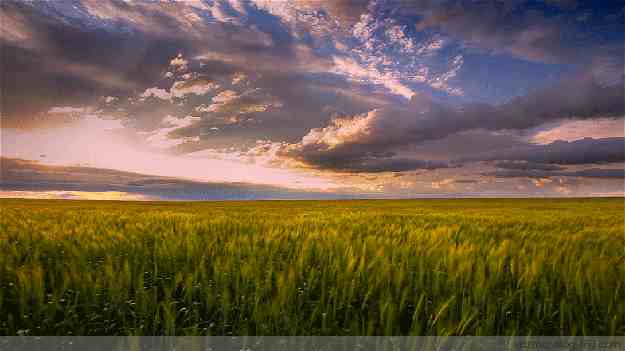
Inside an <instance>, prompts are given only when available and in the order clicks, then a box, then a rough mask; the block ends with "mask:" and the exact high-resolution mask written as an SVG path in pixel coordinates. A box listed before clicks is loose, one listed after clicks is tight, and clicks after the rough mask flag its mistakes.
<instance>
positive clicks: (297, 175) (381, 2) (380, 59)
mask: <svg viewBox="0 0 625 351" xmlns="http://www.w3.org/2000/svg"><path fill="white" fill-rule="evenodd" d="M624 21H625V2H624V1H579V0H540V1H538V0H537V1H528V0H508V1H501V0H493V1H444V0H424V1H403V0H370V1H367V0H336V1H318V0H294V1H286V0H184V1H183V0H179V1H175V0H142V1H139V0H50V1H46V0H36V1H30V0H3V1H1V2H0V45H1V46H2V47H1V49H2V50H1V52H0V55H1V61H0V73H1V79H0V83H1V86H0V87H1V91H0V101H1V105H0V106H1V109H0V137H1V146H2V148H1V150H0V151H1V156H2V158H1V163H0V165H1V166H2V167H1V172H0V175H1V176H2V177H1V178H0V197H33V198H71V199H74V198H88V199H138V200H152V199H168V200H208V199H265V198H266V199H270V198H271V199H274V198H314V199H317V198H358V197H363V198H412V197H473V196H488V197H498V196H511V197H516V196H521V197H524V196H623V195H624V192H625V183H624V182H625V107H624V104H625V99H624V94H625V85H624V84H625V68H624V67H625V63H624V45H625V44H624V43H625V23H624Z"/></svg>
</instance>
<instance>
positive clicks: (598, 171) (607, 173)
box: [484, 168, 625, 179]
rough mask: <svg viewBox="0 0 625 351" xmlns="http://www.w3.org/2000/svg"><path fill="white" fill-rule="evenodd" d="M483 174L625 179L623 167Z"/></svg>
mask: <svg viewBox="0 0 625 351" xmlns="http://www.w3.org/2000/svg"><path fill="white" fill-rule="evenodd" d="M484 175H485V176H493V177H497V178H549V177H582V178H604V179H625V169H602V168H592V169H585V170H580V171H549V170H538V169H525V170H523V169H516V170H497V171H494V172H490V173H484Z"/></svg>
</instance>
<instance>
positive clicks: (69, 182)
mask: <svg viewBox="0 0 625 351" xmlns="http://www.w3.org/2000/svg"><path fill="white" fill-rule="evenodd" d="M0 190H4V191H42V192H45V191H93V192H103V191H116V192H126V193H132V194H141V195H146V196H149V197H154V198H159V199H168V200H221V199H230V200H232V199H235V200H236V199H306V198H309V199H323V198H347V197H350V195H347V194H341V193H322V192H313V191H297V190H291V189H287V188H281V187H276V186H265V185H253V184H246V183H208V182H194V181H189V180H183V179H177V178H166V177H157V176H149V175H143V174H138V173H131V172H122V171H116V170H110V169H101V168H91V167H72V166H47V165H42V164H39V163H37V162H35V161H26V160H19V159H9V158H0ZM351 196H352V197H353V195H351Z"/></svg>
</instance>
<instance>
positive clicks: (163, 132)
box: [142, 115, 201, 149]
mask: <svg viewBox="0 0 625 351" xmlns="http://www.w3.org/2000/svg"><path fill="white" fill-rule="evenodd" d="M199 121H201V118H199V117H193V116H186V117H184V118H176V117H174V116H170V115H167V116H165V117H164V118H163V120H162V122H161V127H160V128H158V129H156V130H154V131H152V132H145V133H142V134H145V135H147V138H146V141H147V142H148V143H149V145H150V146H151V147H156V148H159V149H170V148H172V147H175V146H178V145H180V144H184V143H191V142H198V141H200V138H199V136H197V135H196V136H193V137H179V136H177V135H176V132H177V131H180V130H181V129H184V128H187V127H189V126H192V125H193V124H196V123H198V122H199Z"/></svg>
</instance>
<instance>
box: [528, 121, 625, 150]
mask: <svg viewBox="0 0 625 351" xmlns="http://www.w3.org/2000/svg"><path fill="white" fill-rule="evenodd" d="M537 129H538V130H537V131H536V133H535V134H534V135H532V136H531V138H530V141H532V142H534V143H538V144H548V143H552V142H554V141H557V140H565V141H574V140H579V139H583V138H585V137H592V138H611V137H625V119H624V118H617V119H612V118H596V119H589V120H564V121H559V122H555V123H551V124H547V125H544V126H541V127H538V128H537Z"/></svg>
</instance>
